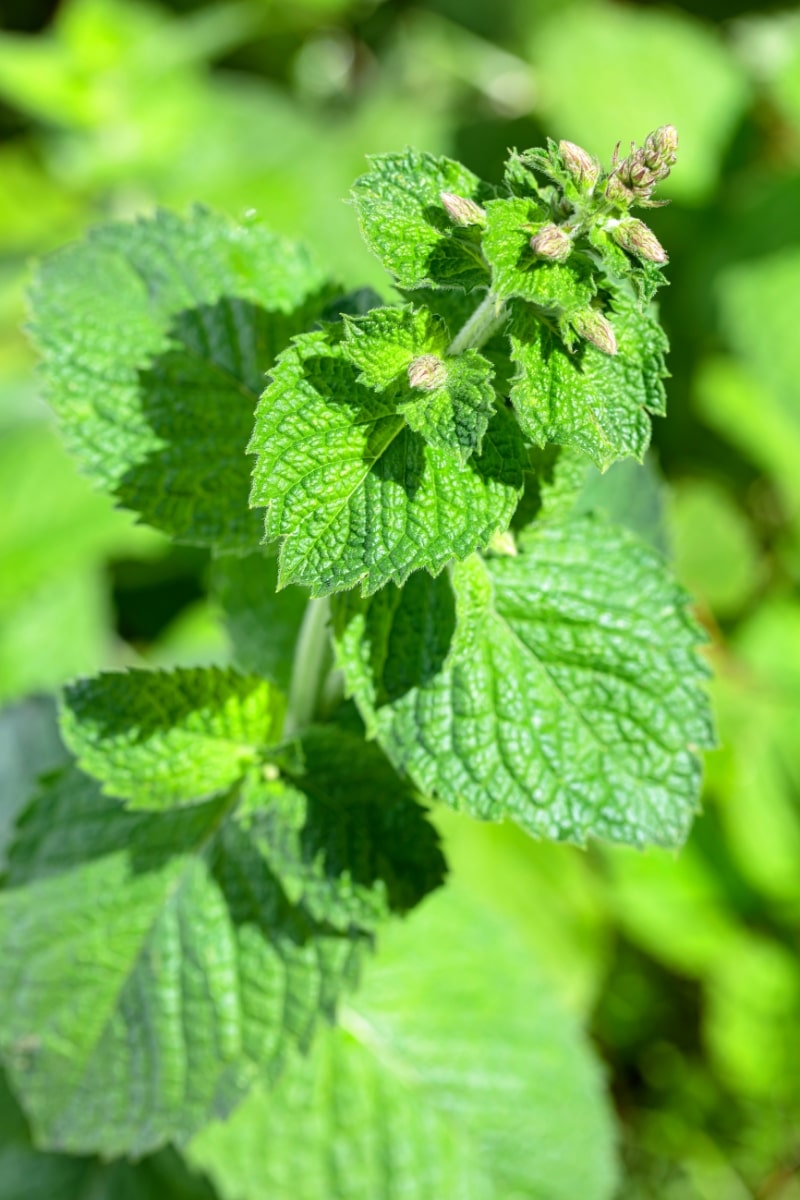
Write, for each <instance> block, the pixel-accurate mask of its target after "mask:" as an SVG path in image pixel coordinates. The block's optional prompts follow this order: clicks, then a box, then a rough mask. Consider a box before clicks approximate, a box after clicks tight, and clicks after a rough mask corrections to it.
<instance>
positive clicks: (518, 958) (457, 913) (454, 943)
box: [188, 887, 615, 1200]
mask: <svg viewBox="0 0 800 1200" xmlns="http://www.w3.org/2000/svg"><path fill="white" fill-rule="evenodd" d="M342 1024H343V1028H341V1029H337V1030H336V1031H333V1032H331V1034H330V1035H329V1036H327V1035H326V1036H325V1037H324V1038H320V1039H319V1040H318V1041H317V1043H316V1044H315V1047H314V1051H313V1054H312V1056H311V1058H310V1060H308V1061H306V1062H298V1063H296V1064H294V1065H293V1066H292V1068H291V1069H290V1070H289V1071H288V1072H287V1074H286V1076H285V1077H284V1079H283V1080H282V1081H281V1083H280V1084H279V1086H278V1088H277V1090H276V1091H275V1092H273V1093H272V1094H271V1095H270V1094H267V1093H265V1092H263V1091H259V1092H257V1093H254V1094H253V1096H252V1097H250V1098H248V1100H247V1101H246V1102H245V1104H244V1105H243V1106H242V1108H241V1109H240V1110H239V1112H237V1113H235V1114H234V1116H233V1118H232V1119H231V1121H230V1122H228V1123H227V1124H226V1125H217V1126H211V1127H209V1128H207V1129H205V1130H204V1131H203V1132H202V1133H201V1134H200V1135H199V1136H198V1137H197V1138H195V1139H194V1141H193V1142H192V1143H191V1144H190V1146H189V1147H188V1156H189V1159H190V1161H191V1162H193V1163H195V1164H196V1165H198V1166H200V1167H202V1168H203V1169H204V1170H206V1171H207V1172H208V1174H209V1176H210V1177H211V1178H212V1180H213V1182H214V1183H215V1185H216V1187H217V1189H218V1191H219V1193H220V1195H221V1196H222V1197H223V1200H263V1197H266V1196H269V1197H270V1200H319V1198H320V1197H322V1196H324V1197H326V1200H394V1198H395V1197H397V1196H403V1197H407V1198H408V1200H509V1197H511V1196H513V1197H515V1198H516V1197H519V1200H575V1197H578V1196H579V1197H581V1200H608V1197H609V1196H611V1194H612V1193H613V1188H614V1182H615V1168H614V1161H613V1148H612V1147H613V1134H612V1126H611V1119H610V1114H609V1111H608V1107H607V1105H606V1102H605V1100H604V1098H603V1096H602V1091H601V1082H600V1078H599V1072H598V1070H597V1068H596V1066H595V1065H594V1063H593V1061H592V1058H591V1056H590V1054H589V1052H588V1048H587V1046H586V1044H585V1042H584V1040H583V1038H582V1037H581V1035H580V1033H579V1031H578V1029H577V1028H576V1027H575V1025H574V1023H573V1020H572V1018H571V1017H569V1016H568V1015H567V1014H566V1013H565V1012H564V1011H563V1010H562V1008H561V1006H560V1004H559V1003H558V1002H557V1001H556V999H555V998H554V996H553V995H552V993H551V991H550V989H549V987H548V986H547V984H546V981H545V979H544V978H543V977H542V975H541V973H540V971H539V970H538V969H537V967H536V964H535V961H533V960H532V958H531V954H530V951H529V949H528V947H527V946H526V945H525V943H523V942H522V940H518V938H517V936H516V935H515V934H514V933H513V932H512V930H511V929H510V928H509V927H508V926H507V925H506V924H504V923H503V922H501V921H499V920H498V919H497V918H494V917H490V916H489V915H488V914H487V913H486V911H485V910H484V909H483V908H482V907H479V906H478V905H477V904H476V903H475V902H474V901H473V900H471V899H468V898H467V897H466V896H465V895H464V894H463V893H462V892H460V891H458V890H457V889H453V888H450V887H449V888H448V889H447V891H446V892H445V893H443V894H441V895H439V896H437V897H436V898H435V899H433V900H432V901H431V902H430V903H428V904H426V905H425V906H424V907H423V908H422V909H420V910H419V911H418V912H417V913H415V914H414V916H413V917H412V918H411V919H410V920H409V921H408V922H405V923H404V924H403V925H402V926H395V927H392V928H391V929H390V930H387V933H386V935H385V937H384V938H383V939H382V943H381V947H380V952H379V954H378V957H377V960H376V961H375V963H373V964H371V969H370V971H369V972H368V974H367V978H366V980H365V985H364V987H363V989H362V991H361V992H360V993H359V995H358V996H357V997H356V1000H355V1002H354V1003H353V1005H352V1007H350V1006H348V1008H347V1009H345V1010H344V1011H343V1013H342ZM332 1147H334V1150H333V1152H332V1149H331V1148H332Z"/></svg>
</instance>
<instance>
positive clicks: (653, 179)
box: [606, 125, 678, 206]
mask: <svg viewBox="0 0 800 1200" xmlns="http://www.w3.org/2000/svg"><path fill="white" fill-rule="evenodd" d="M618 154H619V146H617V148H616V150H615V151H614V158H613V164H614V170H613V171H612V173H611V176H610V178H609V180H608V183H607V184H606V196H607V197H608V199H609V200H613V201H615V202H616V203H619V204H625V205H629V204H644V205H648V206H652V205H653V204H654V203H656V202H654V201H652V200H651V196H652V194H653V189H654V188H655V186H656V184H657V183H658V182H659V181H660V180H662V179H666V178H667V176H668V175H669V173H670V171H671V170H672V168H673V167H674V165H675V163H676V161H677V157H678V132H677V130H676V129H675V126H674V125H662V126H660V128H658V129H655V130H654V131H653V132H652V133H650V134H648V136H647V138H646V140H645V143H644V146H642V147H641V149H639V150H637V149H636V146H635V145H634V144H633V143H631V152H630V154H629V155H628V157H627V158H624V159H623V160H622V162H618V161H617V159H618Z"/></svg>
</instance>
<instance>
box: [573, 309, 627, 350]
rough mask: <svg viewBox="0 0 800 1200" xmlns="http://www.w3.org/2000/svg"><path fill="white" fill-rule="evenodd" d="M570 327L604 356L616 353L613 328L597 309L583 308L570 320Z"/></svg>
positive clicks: (615, 338) (615, 339)
mask: <svg viewBox="0 0 800 1200" xmlns="http://www.w3.org/2000/svg"><path fill="white" fill-rule="evenodd" d="M572 327H573V329H574V330H575V332H576V333H579V334H580V336H581V337H583V338H586V340H587V342H592V344H593V345H595V346H597V348H598V350H602V351H603V353H604V354H616V353H617V337H616V334H615V333H614V326H613V325H612V324H611V322H610V321H609V320H608V318H607V317H604V316H603V314H602V313H601V312H600V310H599V309H597V308H584V309H583V311H582V312H579V313H578V314H577V315H576V316H574V317H573V318H572Z"/></svg>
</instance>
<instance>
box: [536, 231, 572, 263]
mask: <svg viewBox="0 0 800 1200" xmlns="http://www.w3.org/2000/svg"><path fill="white" fill-rule="evenodd" d="M531 249H532V250H533V252H534V253H535V254H539V255H541V257H542V258H550V259H552V260H553V261H554V262H563V261H564V259H565V258H569V256H570V254H571V253H572V238H571V237H570V236H569V234H568V233H567V231H566V230H565V229H562V228H561V226H560V225H543V226H542V228H541V229H540V230H539V232H538V233H536V234H534V236H533V237H532V238H531Z"/></svg>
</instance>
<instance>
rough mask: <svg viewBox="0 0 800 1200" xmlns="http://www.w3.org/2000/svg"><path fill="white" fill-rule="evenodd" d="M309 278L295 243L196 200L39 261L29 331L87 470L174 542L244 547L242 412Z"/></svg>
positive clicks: (316, 286) (307, 292)
mask: <svg viewBox="0 0 800 1200" xmlns="http://www.w3.org/2000/svg"><path fill="white" fill-rule="evenodd" d="M323 283H324V280H323V277H322V275H321V274H320V271H319V269H318V268H317V267H316V266H315V265H314V264H313V263H312V261H311V259H310V258H309V256H308V254H307V253H306V252H305V251H304V250H303V249H302V248H301V247H299V246H297V245H295V244H294V243H291V242H287V241H285V240H284V239H282V238H279V237H277V236H275V235H274V234H271V233H269V232H268V231H267V230H265V229H263V228H262V227H261V226H259V225H257V224H255V223H253V222H250V223H248V224H246V225H241V226H237V225H234V224H233V223H232V222H230V221H228V220H227V219H225V218H222V217H218V216H215V215H214V214H212V213H210V212H207V211H205V210H203V209H195V210H193V212H192V214H191V216H190V217H189V218H187V219H184V218H181V217H178V216H175V215H172V214H170V213H166V212H159V213H158V214H157V215H156V216H155V217H152V218H148V219H142V220H139V221H137V222H136V223H134V224H122V223H120V224H111V225H106V226H103V227H101V228H98V229H96V230H94V231H93V232H92V233H90V234H89V235H88V237H87V238H86V240H84V241H83V242H80V243H76V244H75V245H72V246H68V247H67V248H65V249H64V250H61V251H59V252H58V253H56V254H54V255H53V256H51V257H50V258H48V259H46V260H45V261H44V263H43V264H42V265H41V266H40V268H39V271H38V274H37V277H36V279H35V282H34V285H33V289H32V293H31V300H32V308H33V317H32V325H31V329H32V333H33V336H34V339H35V341H36V343H37V345H38V346H39V348H40V350H41V352H42V354H43V357H44V375H45V381H46V387H47V392H48V397H49V400H50V402H51V404H52V405H53V407H54V408H55V410H56V412H57V413H58V415H59V417H60V419H61V423H62V427H63V430H64V435H65V437H66V440H67V443H68V445H69V448H70V449H71V450H72V451H73V453H74V454H75V455H76V456H77V458H78V459H79V461H80V463H81V465H82V467H83V469H84V470H85V471H86V473H87V474H88V475H89V476H90V477H91V478H92V480H93V481H94V482H95V483H96V484H99V485H101V486H102V487H104V488H105V489H106V490H108V491H110V492H111V494H112V495H113V496H114V497H115V499H116V500H117V501H118V502H119V503H120V504H121V505H123V506H124V507H127V508H132V509H133V510H134V511H136V512H138V513H139V514H140V516H141V517H142V519H143V520H144V521H146V522H147V523H149V524H151V525H155V526H156V528H159V529H163V530H164V531H165V532H166V533H169V534H170V535H171V536H172V537H174V538H175V539H176V540H178V541H181V542H189V543H192V544H195V545H201V546H216V547H217V548H218V549H222V550H243V549H248V548H253V549H254V548H255V547H256V546H257V544H258V537H259V520H258V516H257V514H255V513H253V512H251V511H250V510H249V509H248V505H247V496H248V491H249V472H250V464H249V463H248V461H247V458H246V456H245V448H246V445H247V439H248V437H249V434H250V432H251V429H252V421H253V410H254V408H255V404H256V400H257V397H258V395H259V393H260V392H261V390H262V387H263V379H264V374H265V372H266V371H267V370H268V368H269V367H270V365H271V363H272V361H273V360H274V358H275V356H276V354H277V353H278V351H279V350H281V349H282V348H283V346H285V345H286V343H287V342H288V340H289V338H290V337H291V336H292V335H293V334H295V333H297V332H298V331H300V330H301V329H304V328H307V327H308V325H309V323H310V322H311V321H312V320H313V318H314V316H315V315H316V313H317V312H318V310H319V307H320V305H321V304H322V303H323V301H324V298H325V295H326V294H324V293H322V289H323Z"/></svg>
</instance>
